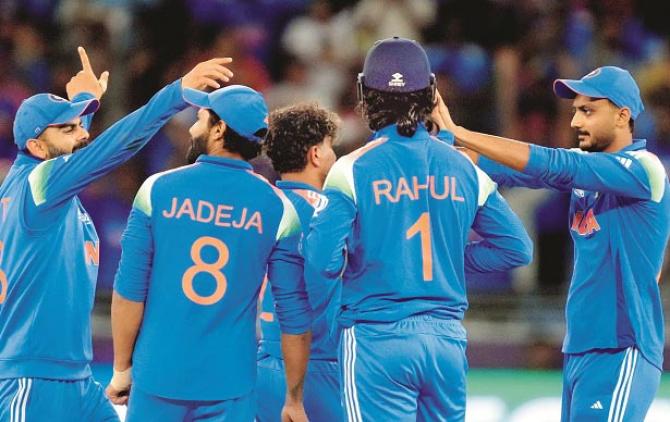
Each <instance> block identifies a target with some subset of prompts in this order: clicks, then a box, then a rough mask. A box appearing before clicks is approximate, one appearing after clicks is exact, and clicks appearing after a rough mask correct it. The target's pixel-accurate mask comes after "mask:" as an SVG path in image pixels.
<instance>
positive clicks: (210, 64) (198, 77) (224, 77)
mask: <svg viewBox="0 0 670 422" xmlns="http://www.w3.org/2000/svg"><path fill="white" fill-rule="evenodd" d="M232 61H233V59H232V58H230V57H220V58H215V59H211V60H207V61H206V62H201V63H198V64H197V65H195V67H194V68H193V69H192V70H191V71H190V72H188V73H187V74H186V75H184V77H183V78H182V79H181V86H182V88H193V89H199V90H201V91H211V90H214V89H218V88H221V82H229V81H230V78H232V77H233V72H232V71H231V70H230V69H228V68H227V67H226V66H224V65H226V64H228V63H231V62H232Z"/></svg>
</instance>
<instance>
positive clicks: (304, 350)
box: [281, 331, 312, 402]
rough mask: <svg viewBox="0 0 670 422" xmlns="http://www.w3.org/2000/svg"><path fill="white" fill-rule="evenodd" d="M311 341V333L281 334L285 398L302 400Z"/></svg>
mask: <svg viewBox="0 0 670 422" xmlns="http://www.w3.org/2000/svg"><path fill="white" fill-rule="evenodd" d="M311 342H312V333H311V331H308V332H306V333H303V334H283V333H282V336H281V349H282V355H283V357H284V368H285V371H286V400H287V401H297V402H301V401H302V396H303V387H304V382H305V373H306V372H307V362H308V361H309V348H310V344H311Z"/></svg>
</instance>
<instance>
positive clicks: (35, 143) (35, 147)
mask: <svg viewBox="0 0 670 422" xmlns="http://www.w3.org/2000/svg"><path fill="white" fill-rule="evenodd" d="M26 151H28V152H29V153H30V155H32V156H33V157H35V158H39V159H40V160H46V159H47V158H48V154H47V150H46V148H45V146H44V143H43V142H42V141H40V140H39V139H35V138H32V139H28V142H26Z"/></svg>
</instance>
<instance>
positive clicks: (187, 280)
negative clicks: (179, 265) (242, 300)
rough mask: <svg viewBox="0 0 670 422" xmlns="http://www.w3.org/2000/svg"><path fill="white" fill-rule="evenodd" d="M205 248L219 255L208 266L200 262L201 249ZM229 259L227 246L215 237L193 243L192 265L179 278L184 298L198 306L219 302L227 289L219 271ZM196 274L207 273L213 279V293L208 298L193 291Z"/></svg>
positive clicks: (206, 237) (223, 277)
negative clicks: (212, 248)
mask: <svg viewBox="0 0 670 422" xmlns="http://www.w3.org/2000/svg"><path fill="white" fill-rule="evenodd" d="M205 246H212V247H214V249H216V251H217V252H218V254H219V257H218V258H217V260H216V262H213V263H211V264H209V263H207V262H205V261H203V260H202V249H203V248H204V247H205ZM229 258H230V253H229V251H228V246H226V244H225V243H223V242H222V241H220V240H219V239H217V238H215V237H210V236H203V237H200V238H198V240H196V241H195V242H193V246H191V259H192V260H193V262H194V265H193V266H191V267H189V268H188V270H186V272H185V273H184V275H183V277H182V278H181V288H182V290H183V291H184V294H185V295H186V297H187V298H189V299H190V300H191V301H193V302H195V303H197V304H198V305H213V304H215V303H216V302H218V301H219V300H221V298H222V297H223V295H224V294H226V289H227V287H228V280H227V279H226V276H225V275H223V273H222V272H221V269H222V268H223V267H225V266H226V264H227V263H228V259H229ZM198 273H207V274H210V275H211V276H212V277H214V281H216V289H215V290H214V293H212V294H211V295H209V296H202V295H200V294H198V293H197V292H196V291H195V289H194V288H193V281H194V279H195V276H196V275H197V274H198Z"/></svg>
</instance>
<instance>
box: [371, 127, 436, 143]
mask: <svg viewBox="0 0 670 422" xmlns="http://www.w3.org/2000/svg"><path fill="white" fill-rule="evenodd" d="M429 135H430V134H429V133H428V129H426V126H424V125H423V123H419V125H418V127H417V128H416V132H414V136H412V137H410V138H406V137H404V136H401V135H400V134H399V133H398V125H389V126H386V127H383V128H381V129H379V130H378V131H377V132H375V133H373V134H372V136H371V137H370V139H369V140H370V141H372V140H375V139H378V138H381V137H383V136H385V137H387V138H389V139H420V138H421V139H422V138H425V137H427V136H429Z"/></svg>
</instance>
